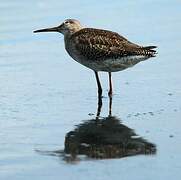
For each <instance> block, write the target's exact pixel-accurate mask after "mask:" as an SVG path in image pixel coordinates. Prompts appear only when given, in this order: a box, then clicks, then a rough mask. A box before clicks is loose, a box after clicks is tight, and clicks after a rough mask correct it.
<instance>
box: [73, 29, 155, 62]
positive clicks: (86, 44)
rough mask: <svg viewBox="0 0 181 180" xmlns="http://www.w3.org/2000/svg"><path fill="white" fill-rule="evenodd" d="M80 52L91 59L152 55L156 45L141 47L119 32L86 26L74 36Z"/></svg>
mask: <svg viewBox="0 0 181 180" xmlns="http://www.w3.org/2000/svg"><path fill="white" fill-rule="evenodd" d="M72 39H73V40H74V42H75V44H76V49H77V50H78V51H79V53H80V54H81V55H82V56H84V57H85V58H87V59H89V60H103V59H117V58H120V57H124V56H134V55H144V56H152V55H153V53H154V52H155V51H154V50H152V49H153V48H155V46H148V47H141V46H138V45H136V44H134V43H131V42H130V41H128V40H127V39H126V38H124V37H123V36H120V35H119V34H117V33H115V32H112V31H107V30H100V29H93V28H85V29H82V30H80V31H78V32H77V33H75V34H74V35H73V36H72Z"/></svg>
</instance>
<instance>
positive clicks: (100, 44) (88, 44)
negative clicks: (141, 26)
mask: <svg viewBox="0 0 181 180" xmlns="http://www.w3.org/2000/svg"><path fill="white" fill-rule="evenodd" d="M38 32H59V33H62V34H63V35H64V42H65V49H66V50H67V52H68V54H69V55H70V56H71V57H72V58H73V59H74V60H75V61H77V62H79V63H80V64H82V65H84V66H86V67H88V68H90V69H92V70H93V71H94V73H95V76H96V81H97V86H98V95H99V97H101V95H102V87H101V83H100V80H99V76H98V72H100V71H104V72H108V74H109V92H108V95H109V96H112V80H111V72H116V71H122V70H124V69H127V68H129V67H132V66H134V65H135V64H137V63H139V62H141V61H144V60H146V59H148V58H151V57H155V55H156V51H155V50H154V49H155V48H156V46H140V45H137V44H134V43H132V42H130V41H128V40H127V39H126V38H124V37H123V36H121V35H119V34H118V33H116V32H112V31H108V30H102V29H95V28H84V27H83V26H82V25H81V24H80V22H79V21H78V20H75V19H67V20H65V21H64V22H63V23H62V24H61V25H59V26H57V27H53V28H46V29H40V30H36V31H34V33H38Z"/></svg>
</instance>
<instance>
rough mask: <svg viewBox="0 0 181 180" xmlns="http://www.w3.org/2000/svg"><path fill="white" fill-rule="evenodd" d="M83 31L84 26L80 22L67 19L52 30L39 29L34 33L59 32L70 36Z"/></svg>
mask: <svg viewBox="0 0 181 180" xmlns="http://www.w3.org/2000/svg"><path fill="white" fill-rule="evenodd" d="M80 29H82V26H81V24H80V22H79V21H78V20H75V19H66V20H65V21H64V22H63V23H62V24H60V25H59V26H56V27H52V28H46V29H39V30H36V31H33V32H34V33H38V32H59V33H62V34H64V35H70V34H73V33H75V32H77V31H79V30H80Z"/></svg>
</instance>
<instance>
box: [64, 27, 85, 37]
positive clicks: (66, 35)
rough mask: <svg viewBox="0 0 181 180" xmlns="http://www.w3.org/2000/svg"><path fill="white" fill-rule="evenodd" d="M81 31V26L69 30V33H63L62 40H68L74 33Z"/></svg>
mask: <svg viewBox="0 0 181 180" xmlns="http://www.w3.org/2000/svg"><path fill="white" fill-rule="evenodd" d="M81 29H83V27H81V26H78V27H75V28H73V29H69V31H67V32H65V33H64V39H69V38H70V37H71V36H72V34H74V33H76V32H77V31H80V30H81Z"/></svg>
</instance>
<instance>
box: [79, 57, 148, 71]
mask: <svg viewBox="0 0 181 180" xmlns="http://www.w3.org/2000/svg"><path fill="white" fill-rule="evenodd" d="M146 59H148V57H145V56H127V57H122V58H119V59H107V60H97V61H90V60H89V61H85V60H83V59H82V60H81V61H80V60H79V61H78V62H79V63H81V64H83V65H84V66H86V67H88V68H90V69H92V70H94V71H105V72H116V71H122V70H124V69H127V68H129V67H132V66H134V65H135V64H137V63H139V62H140V61H144V60H146Z"/></svg>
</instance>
